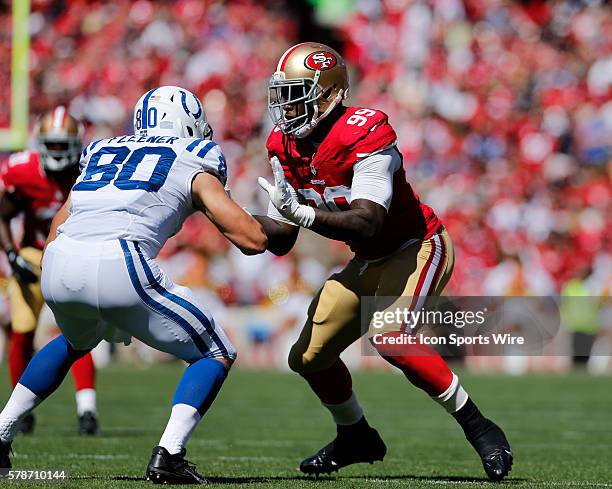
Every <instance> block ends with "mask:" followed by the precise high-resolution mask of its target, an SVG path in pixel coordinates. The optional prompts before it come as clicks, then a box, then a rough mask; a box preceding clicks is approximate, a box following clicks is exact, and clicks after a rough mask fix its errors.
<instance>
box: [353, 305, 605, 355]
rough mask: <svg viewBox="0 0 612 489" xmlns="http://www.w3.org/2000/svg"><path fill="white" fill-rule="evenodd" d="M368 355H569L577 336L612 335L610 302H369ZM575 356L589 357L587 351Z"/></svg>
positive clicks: (364, 315)
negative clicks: (584, 332)
mask: <svg viewBox="0 0 612 489" xmlns="http://www.w3.org/2000/svg"><path fill="white" fill-rule="evenodd" d="M361 327H362V333H363V338H364V339H363V342H362V352H363V354H364V355H378V354H383V355H386V356H403V355H427V354H432V349H431V348H433V349H434V350H435V351H436V352H437V353H440V354H442V355H445V356H466V355H469V356H479V355H482V356H506V355H512V356H520V355H527V356H546V355H555V356H557V355H563V354H564V352H566V351H567V349H564V348H563V347H562V344H563V343H564V342H565V343H567V336H568V335H569V334H571V333H573V332H575V331H576V330H585V329H589V328H590V329H591V330H592V331H593V332H594V334H597V331H599V330H612V301H611V300H610V298H609V297H550V296H546V297H543V296H538V297H533V296H532V297H519V296H512V297H480V296H479V297H475V296H463V297H389V296H385V297H380V296H379V297H363V298H362V303H361ZM572 354H573V355H578V356H588V354H589V351H588V349H587V348H586V347H582V351H581V350H580V347H579V349H578V351H576V350H575V349H574V351H572Z"/></svg>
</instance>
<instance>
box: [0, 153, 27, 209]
mask: <svg viewBox="0 0 612 489" xmlns="http://www.w3.org/2000/svg"><path fill="white" fill-rule="evenodd" d="M33 158H35V156H34V153H32V152H31V151H21V152H19V153H14V154H12V155H11V156H10V157H9V159H8V160H7V161H6V163H5V164H4V165H2V173H1V177H2V188H3V190H4V192H6V193H7V194H8V195H10V196H11V198H13V199H17V198H19V196H20V187H22V185H23V183H24V181H26V180H28V175H29V174H28V170H29V168H30V163H32V161H33Z"/></svg>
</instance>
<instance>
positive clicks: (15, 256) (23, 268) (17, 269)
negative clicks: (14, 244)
mask: <svg viewBox="0 0 612 489" xmlns="http://www.w3.org/2000/svg"><path fill="white" fill-rule="evenodd" d="M6 256H7V257H8V261H9V264H10V265H11V269H12V270H13V275H15V278H16V279H17V280H19V281H20V282H23V283H26V284H33V283H36V282H38V275H36V273H35V272H34V266H33V265H32V264H31V263H30V262H29V261H27V260H26V259H25V258H23V257H21V256H19V253H17V252H16V251H15V250H9V251H7V252H6Z"/></svg>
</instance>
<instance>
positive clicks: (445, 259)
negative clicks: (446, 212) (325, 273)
mask: <svg viewBox="0 0 612 489" xmlns="http://www.w3.org/2000/svg"><path fill="white" fill-rule="evenodd" d="M453 266H454V253H453V243H452V241H451V238H450V236H449V234H448V232H447V231H446V229H444V228H441V230H440V231H439V232H438V233H437V234H434V235H433V236H432V237H431V238H429V239H426V240H423V241H420V242H418V243H416V244H415V245H412V246H408V247H407V248H405V249H403V250H401V251H399V252H396V253H395V254H393V255H391V256H389V257H387V258H385V259H383V260H380V261H375V262H366V261H364V260H360V259H358V258H353V259H352V260H351V261H350V262H349V263H348V265H347V266H346V267H345V268H344V269H343V270H342V271H340V272H339V273H336V274H334V275H332V276H331V277H329V279H328V280H327V281H326V282H325V284H324V285H323V288H322V289H321V290H319V292H318V293H317V294H316V296H315V297H314V299H313V301H312V302H311V304H310V307H309V308H308V319H307V320H306V324H305V325H304V328H303V329H302V332H301V334H300V337H299V338H298V340H297V341H296V343H295V344H294V345H293V347H292V348H291V352H290V354H289V366H290V368H291V369H292V370H293V371H295V372H298V373H311V372H318V371H321V370H325V369H326V368H328V367H330V366H331V365H333V364H334V362H335V361H336V360H337V359H338V357H339V355H340V353H342V352H343V351H344V350H345V349H346V348H347V347H348V346H349V345H351V343H353V342H354V341H356V340H357V339H359V337H360V336H362V335H363V334H365V329H364V328H362V324H361V297H366V296H370V297H372V296H376V297H389V296H392V297H413V298H415V297H416V298H418V297H425V296H436V295H440V294H441V292H442V290H443V289H444V287H445V286H446V284H447V283H448V280H449V279H450V276H451V274H452V271H453ZM415 301H417V299H414V300H413V301H412V306H411V307H413V306H414V304H415ZM417 302H418V301H417ZM400 326H401V325H397V328H398V329H399V327H400Z"/></svg>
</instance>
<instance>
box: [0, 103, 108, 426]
mask: <svg viewBox="0 0 612 489" xmlns="http://www.w3.org/2000/svg"><path fill="white" fill-rule="evenodd" d="M35 133H36V139H37V144H38V148H37V149H38V150H37V151H23V152H21V153H15V154H13V155H11V157H10V158H9V160H8V162H7V163H6V164H5V165H4V167H3V168H2V175H1V177H2V187H3V188H2V190H1V193H0V246H2V249H3V250H4V251H5V252H6V255H7V257H8V261H9V264H10V266H11V269H12V271H13V276H12V278H11V281H10V284H9V301H10V309H11V327H12V330H13V331H12V335H11V343H10V349H9V373H10V378H11V383H12V385H13V387H15V385H16V384H17V382H18V381H19V378H20V377H21V375H22V374H23V372H24V370H25V368H26V366H27V364H28V362H29V361H30V358H31V357H32V353H33V342H34V333H35V330H36V325H37V323H38V318H39V315H40V312H41V310H42V307H43V304H44V299H43V296H42V292H41V289H40V260H41V257H42V249H43V247H44V245H45V241H46V238H47V235H48V234H49V227H50V225H51V220H52V219H53V217H54V216H55V214H56V212H57V211H58V210H59V209H60V207H61V206H62V204H63V203H64V201H65V200H66V198H67V197H68V194H69V192H70V189H71V188H72V185H73V184H74V182H75V180H76V177H77V176H78V174H79V169H78V162H79V156H80V154H81V136H82V125H81V124H80V123H79V122H78V121H77V120H76V119H75V118H74V117H72V116H70V115H69V114H68V112H67V111H66V108H65V107H62V106H60V107H56V108H55V109H53V110H52V111H50V112H49V113H47V114H45V115H44V116H43V117H42V118H41V119H40V120H39V121H38V123H37V125H36V129H35ZM21 214H23V217H24V222H23V224H24V225H23V237H22V239H21V243H20V244H19V246H16V243H15V239H14V238H13V235H12V232H11V227H10V222H11V220H12V219H13V218H15V217H17V216H18V215H21ZM72 374H73V377H74V382H75V385H76V391H77V392H76V401H77V414H78V417H79V432H80V433H81V434H88V435H91V434H95V433H96V432H97V431H98V421H97V417H96V391H95V369H94V364H93V360H92V358H91V354H87V355H85V356H84V357H83V358H82V359H80V360H79V361H77V362H76V363H75V364H74V366H73V367H72ZM33 427H34V417H33V416H32V415H28V417H27V418H25V419H24V420H23V422H22V424H21V428H20V431H22V432H23V433H31V432H32V430H33Z"/></svg>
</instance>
